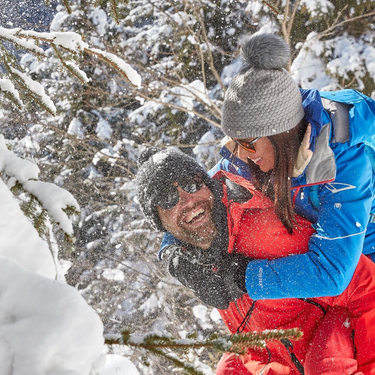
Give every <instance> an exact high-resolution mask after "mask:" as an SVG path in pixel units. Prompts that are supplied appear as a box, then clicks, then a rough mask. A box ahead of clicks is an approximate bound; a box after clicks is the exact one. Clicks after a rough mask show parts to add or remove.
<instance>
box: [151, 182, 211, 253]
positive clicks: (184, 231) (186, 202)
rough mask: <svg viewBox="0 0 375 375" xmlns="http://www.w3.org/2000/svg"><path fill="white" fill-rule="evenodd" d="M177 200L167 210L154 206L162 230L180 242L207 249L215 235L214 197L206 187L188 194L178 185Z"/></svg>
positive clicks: (203, 186) (175, 184)
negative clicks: (162, 227)
mask: <svg viewBox="0 0 375 375" xmlns="http://www.w3.org/2000/svg"><path fill="white" fill-rule="evenodd" d="M173 185H174V186H176V187H177V191H178V195H179V200H178V202H177V204H176V205H175V206H174V207H172V208H169V209H165V208H162V207H160V206H158V205H157V206H156V207H157V210H158V213H159V217H160V220H161V222H162V224H163V226H164V228H165V229H166V230H167V231H168V232H170V233H172V234H173V235H174V236H175V237H176V238H178V239H179V240H180V241H182V242H186V243H189V244H191V245H194V246H198V247H200V248H202V249H208V248H209V247H210V246H211V243H212V240H213V238H214V235H215V233H216V229H215V225H214V221H213V213H212V209H213V205H214V196H213V194H212V192H211V190H210V189H208V187H207V186H206V185H205V184H203V185H202V187H201V188H200V189H199V190H198V191H196V192H194V193H188V192H186V191H185V190H183V189H182V188H181V187H180V186H178V183H177V182H175V183H174V184H173Z"/></svg>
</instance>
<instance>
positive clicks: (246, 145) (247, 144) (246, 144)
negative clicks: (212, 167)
mask: <svg viewBox="0 0 375 375" xmlns="http://www.w3.org/2000/svg"><path fill="white" fill-rule="evenodd" d="M259 138H260V137H257V138H254V139H252V140H251V141H242V140H240V139H233V138H232V141H233V142H234V143H236V144H237V145H238V146H240V147H242V148H243V149H244V150H246V151H248V152H251V153H254V152H255V148H254V143H255V142H256V141H257V140H258V139H259Z"/></svg>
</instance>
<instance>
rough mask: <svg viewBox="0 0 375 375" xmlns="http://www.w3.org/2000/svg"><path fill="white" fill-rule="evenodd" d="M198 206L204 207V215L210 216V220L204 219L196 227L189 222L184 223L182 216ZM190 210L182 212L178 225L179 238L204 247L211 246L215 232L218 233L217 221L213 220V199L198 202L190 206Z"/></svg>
mask: <svg viewBox="0 0 375 375" xmlns="http://www.w3.org/2000/svg"><path fill="white" fill-rule="evenodd" d="M196 206H202V207H203V209H204V215H207V216H208V220H204V222H203V223H202V225H199V226H197V227H194V228H190V227H189V225H188V224H184V223H183V222H182V220H181V218H182V217H184V216H185V214H187V213H188V211H190V210H194V209H195V208H196ZM188 211H186V210H185V211H182V213H181V214H180V217H179V220H178V222H179V223H180V224H179V226H178V232H179V233H178V236H177V238H178V239H179V240H180V241H182V242H186V243H189V244H191V245H193V246H198V247H202V246H204V247H205V248H208V247H210V245H211V243H212V241H213V239H214V237H215V234H216V228H215V223H214V220H213V210H212V201H211V202H210V201H207V200H205V201H203V202H197V203H196V204H195V205H194V206H193V207H192V208H190V209H189V210H188Z"/></svg>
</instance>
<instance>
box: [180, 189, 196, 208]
mask: <svg viewBox="0 0 375 375" xmlns="http://www.w3.org/2000/svg"><path fill="white" fill-rule="evenodd" d="M177 190H178V195H179V197H180V200H179V202H180V204H181V205H183V206H184V205H187V204H189V202H190V201H191V200H192V198H193V194H190V193H188V192H186V191H185V190H184V189H181V188H180V187H179V186H177Z"/></svg>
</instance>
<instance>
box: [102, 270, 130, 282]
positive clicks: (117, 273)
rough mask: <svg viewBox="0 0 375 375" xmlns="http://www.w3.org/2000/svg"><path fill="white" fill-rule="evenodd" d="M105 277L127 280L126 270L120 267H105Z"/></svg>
mask: <svg viewBox="0 0 375 375" xmlns="http://www.w3.org/2000/svg"><path fill="white" fill-rule="evenodd" d="M103 277H104V278H105V279H107V280H114V281H123V280H125V275H124V272H122V271H121V270H118V269H110V268H105V269H104V271H103Z"/></svg>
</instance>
